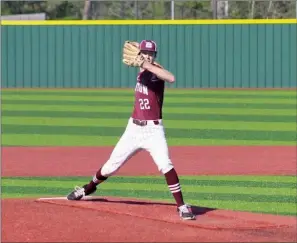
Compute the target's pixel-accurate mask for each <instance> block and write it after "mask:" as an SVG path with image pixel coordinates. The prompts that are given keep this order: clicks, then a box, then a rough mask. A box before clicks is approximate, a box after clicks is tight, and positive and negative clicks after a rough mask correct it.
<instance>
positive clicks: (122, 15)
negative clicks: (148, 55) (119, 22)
mask: <svg viewBox="0 0 297 243" xmlns="http://www.w3.org/2000/svg"><path fill="white" fill-rule="evenodd" d="M1 12H2V15H14V14H31V13H46V16H47V19H51V20H66V19H68V20H78V19H170V18H171V17H172V5H171V2H170V1H164V0H158V1H144V0H141V1H137V0H129V1H123V0H122V1H115V0H112V1H98V0H97V1H91V0H80V1H61V0H51V1H6V2H2V6H1ZM213 18H219V19H227V18H228V19H236V18H237V19H239V18H240V19H248V18H250V19H266V18H270V19H280V18H296V1H275V0H274V1H268V0H263V1H252V0H251V1H222V0H220V1H217V2H216V1H215V0H200V1H186V0H184V1H182V0H175V1H174V19H213Z"/></svg>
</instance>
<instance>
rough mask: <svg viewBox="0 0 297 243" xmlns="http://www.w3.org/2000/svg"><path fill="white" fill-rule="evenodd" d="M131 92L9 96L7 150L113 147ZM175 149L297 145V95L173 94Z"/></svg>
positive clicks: (167, 109)
mask: <svg viewBox="0 0 297 243" xmlns="http://www.w3.org/2000/svg"><path fill="white" fill-rule="evenodd" d="M133 99H134V98H133V89H131V90H62V91H61V90H40V91H38V90H36V91H33V90H26V91H25V90H5V91H3V92H2V133H3V134H2V144H3V145H4V146H15V145H19V146H62V145H63V146H74V145H76V146H104V145H109V146H113V145H114V144H115V143H116V142H117V140H118V138H119V136H120V135H121V134H122V132H123V131H124V128H125V126H126V124H127V120H128V118H129V116H130V114H131V112H132V108H133ZM164 122H165V126H166V133H167V138H168V144H169V145H294V144H295V143H296V91H218V90H187V91H184V90H174V89H173V90H172V89H171V90H167V91H166V97H165V102H164Z"/></svg>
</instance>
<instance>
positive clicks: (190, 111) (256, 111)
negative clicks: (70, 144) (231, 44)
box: [2, 104, 296, 116]
mask: <svg viewBox="0 0 297 243" xmlns="http://www.w3.org/2000/svg"><path fill="white" fill-rule="evenodd" d="M2 110H3V111H24V110H31V111H66V112H67V111H80V112H114V113H127V112H130V113H131V112H132V110H133V107H121V109H118V108H117V107H116V106H99V107H97V106H96V107H94V106H78V105H77V106H59V105H48V106H43V105H38V104H35V105H25V104H24V105H23V104H22V105H2ZM163 112H164V114H166V113H178V114H183V115H187V114H193V113H195V114H199V113H203V114H216V115H218V114H221V115H227V114H228V115H247V114H249V115H250V116H251V115H270V116H277V115H279V116H282V115H289V116H296V110H282V109H274V110H269V109H239V108H232V109H228V108H216V109H208V108H201V107H191V108H188V107H184V108H175V107H166V106H165V107H164V109H163Z"/></svg>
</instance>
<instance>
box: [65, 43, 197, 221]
mask: <svg viewBox="0 0 297 243" xmlns="http://www.w3.org/2000/svg"><path fill="white" fill-rule="evenodd" d="M156 54H157V44H156V42H155V41H153V40H142V41H141V42H140V44H138V43H137V42H132V41H126V42H125V44H124V47H123V63H124V64H126V65H128V66H130V67H139V69H140V70H139V73H138V75H137V82H136V86H135V95H134V96H135V100H134V109H133V112H132V114H131V117H130V118H129V119H128V123H127V126H126V129H125V131H124V133H123V135H122V136H121V138H120V139H119V141H118V143H117V144H116V146H115V148H114V149H113V151H112V153H111V155H110V157H109V159H108V160H107V161H106V162H105V164H103V166H102V167H101V168H100V169H99V170H98V171H97V172H96V174H95V175H94V177H93V179H92V180H91V181H90V182H89V184H86V185H84V186H83V187H78V186H77V187H75V190H74V191H72V192H71V193H70V194H68V195H67V199H68V200H80V199H82V198H83V197H84V196H87V195H90V194H92V193H94V192H95V191H96V189H97V186H98V185H99V184H100V183H102V182H104V181H106V180H107V179H108V178H109V177H110V176H112V175H114V174H115V173H116V172H117V171H118V170H119V169H120V168H121V167H122V166H123V165H124V164H125V163H126V162H127V161H128V160H129V158H131V157H132V156H133V155H135V154H136V153H137V152H138V151H140V150H146V151H147V152H149V154H150V155H151V157H152V159H153V161H154V163H155V164H156V166H157V168H158V170H159V171H160V172H161V173H162V174H163V175H164V176H165V179H166V182H167V185H168V188H169V190H170V191H171V193H172V195H173V197H174V199H175V201H176V206H177V212H178V214H179V216H180V217H181V219H184V220H194V219H195V215H194V214H193V213H192V211H191V207H190V206H189V205H187V204H186V203H185V202H184V199H183V195H182V191H181V185H180V183H179V178H178V175H177V173H176V170H175V168H174V166H173V164H172V161H171V160H170V158H169V152H168V145H167V141H166V137H165V131H164V126H163V123H162V107H163V98H164V88H165V82H169V83H174V82H175V77H174V75H173V74H172V73H170V72H169V71H167V70H166V69H164V68H163V67H162V66H161V65H160V64H158V63H156V62H155V58H156ZM140 166H141V165H140Z"/></svg>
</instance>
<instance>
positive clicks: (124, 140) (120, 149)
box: [101, 118, 173, 177]
mask: <svg viewBox="0 0 297 243" xmlns="http://www.w3.org/2000/svg"><path fill="white" fill-rule="evenodd" d="M140 150H146V151H148V152H149V153H150V155H151V157H152V159H153V161H154V162H155V164H156V166H157V168H158V170H159V171H160V172H161V173H163V174H166V173H167V172H168V171H170V170H171V169H172V168H173V164H172V162H171V160H170V158H169V152H168V146H167V141H166V138H165V131H164V126H163V123H162V120H159V124H158V125H155V124H154V123H153V121H148V124H147V125H146V126H138V125H136V124H134V123H133V119H132V118H130V119H129V120H128V124H127V127H126V129H125V132H124V133H123V135H122V136H121V138H120V140H119V141H118V143H117V144H116V146H115V148H114V149H113V151H112V153H111V155H110V158H109V159H108V160H107V162H106V163H105V164H104V165H103V167H102V168H101V174H102V175H103V176H105V177H108V176H110V175H113V174H114V173H116V172H117V171H118V170H119V169H120V168H121V167H122V166H123V165H124V164H125V162H127V161H128V159H129V158H131V157H132V156H133V155H135V154H136V153H137V152H138V151H140ZM139 162H141V161H139ZM139 166H141V165H139Z"/></svg>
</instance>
